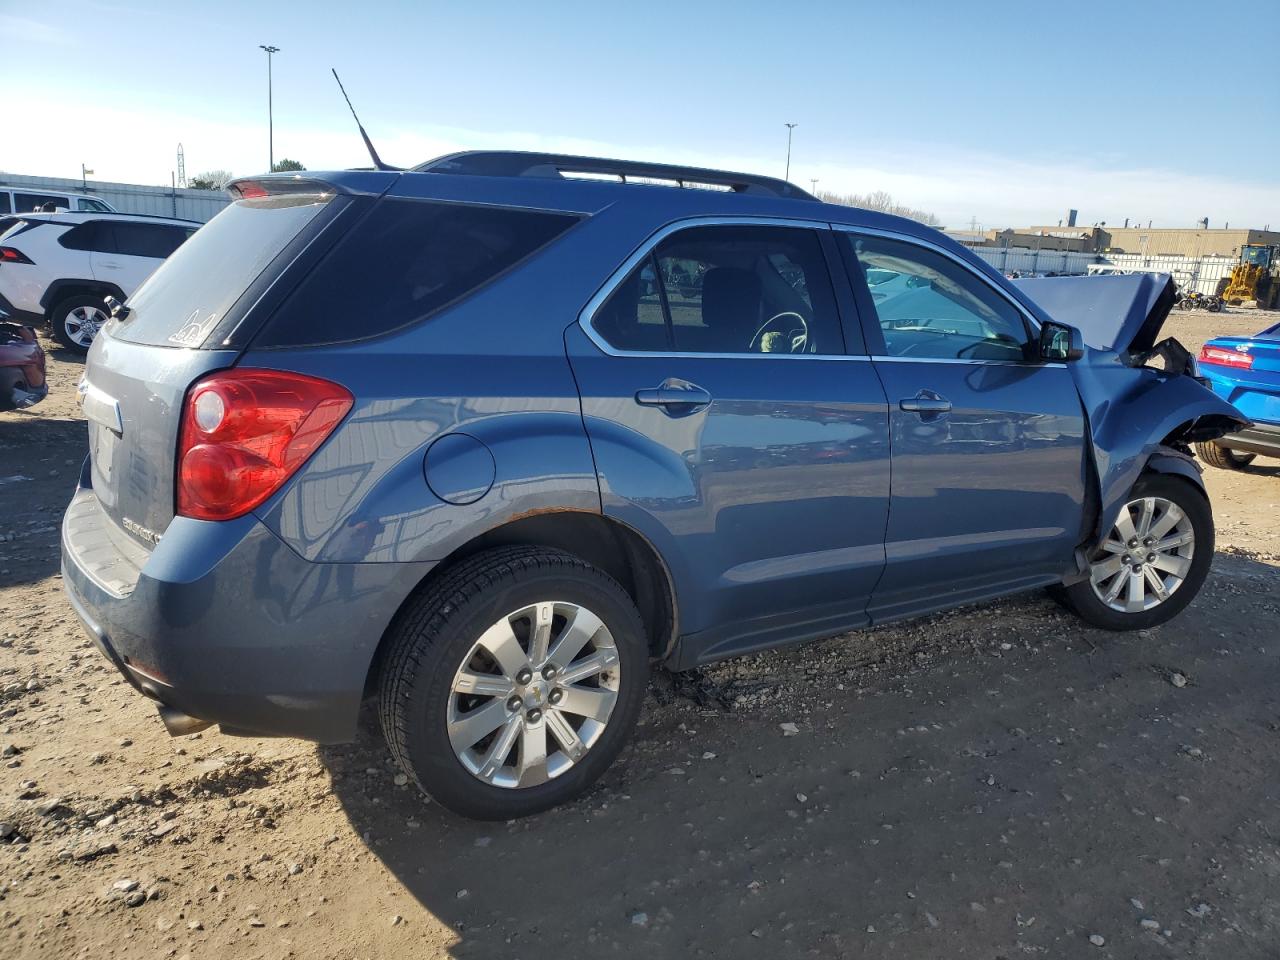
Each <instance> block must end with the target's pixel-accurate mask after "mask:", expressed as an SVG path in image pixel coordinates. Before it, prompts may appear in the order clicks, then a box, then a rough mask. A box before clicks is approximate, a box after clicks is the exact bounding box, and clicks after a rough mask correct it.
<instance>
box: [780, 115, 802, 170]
mask: <svg viewBox="0 0 1280 960" xmlns="http://www.w3.org/2000/svg"><path fill="white" fill-rule="evenodd" d="M785 126H786V128H787V172H786V173H785V174H783V176H782V179H783V180H790V179H791V131H792V130H794V129H795V128H796V127H798V126H800V124H798V123H788V124H785Z"/></svg>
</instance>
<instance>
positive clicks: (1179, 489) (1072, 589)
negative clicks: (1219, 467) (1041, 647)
mask: <svg viewBox="0 0 1280 960" xmlns="http://www.w3.org/2000/svg"><path fill="white" fill-rule="evenodd" d="M1152 496H1154V497H1163V498H1165V499H1167V500H1170V501H1172V502H1173V503H1175V504H1177V505H1178V507H1180V508H1181V509H1182V511H1183V513H1185V514H1186V515H1187V517H1188V518H1189V519H1190V520H1191V527H1192V531H1193V532H1194V534H1195V550H1194V553H1193V554H1192V556H1191V567H1190V569H1189V571H1188V573H1187V576H1186V577H1185V578H1184V580H1183V582H1182V584H1181V585H1180V586H1179V587H1178V588H1177V589H1176V590H1175V591H1173V592H1172V593H1171V594H1170V595H1169V598H1168V599H1167V600H1165V601H1163V602H1162V603H1159V604H1158V605H1156V606H1154V607H1152V608H1151V609H1149V610H1143V611H1140V612H1134V613H1126V612H1121V611H1118V610H1114V609H1112V608H1111V607H1109V606H1107V604H1105V603H1104V602H1103V601H1102V599H1101V598H1100V597H1099V596H1098V595H1097V594H1096V593H1095V592H1094V589H1093V584H1092V583H1091V582H1090V581H1089V580H1088V579H1085V580H1081V581H1079V582H1078V583H1073V584H1071V585H1069V586H1065V587H1062V588H1061V589H1060V590H1059V591H1058V592H1057V593H1056V594H1055V595H1056V597H1057V598H1058V599H1059V600H1060V601H1061V602H1062V603H1063V604H1064V605H1065V606H1066V607H1067V608H1068V609H1070V610H1071V611H1072V612H1073V613H1075V614H1076V615H1077V616H1078V617H1080V619H1082V620H1084V621H1085V622H1086V623H1090V624H1092V625H1093V626H1095V627H1101V628H1103V629H1104V630H1144V629H1146V628H1148V627H1154V626H1157V625H1159V624H1161V623H1165V622H1166V621H1168V620H1171V619H1172V618H1173V617H1176V616H1177V615H1178V614H1179V613H1181V612H1182V611H1183V609H1184V608H1185V607H1186V606H1187V604H1189V603H1190V602H1191V601H1192V600H1194V599H1195V597H1196V594H1197V593H1199V592H1200V588H1201V587H1202V586H1203V585H1204V581H1205V579H1206V578H1207V577H1208V575H1209V564H1210V563H1211V562H1212V561H1213V541H1214V530H1213V511H1212V509H1211V508H1210V506H1209V500H1208V498H1207V497H1206V496H1205V494H1204V491H1203V490H1201V489H1200V488H1199V487H1198V486H1197V485H1196V484H1194V483H1192V482H1191V481H1190V480H1187V479H1186V478H1184V477H1178V476H1169V475H1166V474H1159V473H1147V474H1143V475H1142V476H1141V477H1140V478H1139V479H1138V482H1137V483H1135V484H1134V485H1133V490H1132V491H1131V492H1130V493H1129V497H1128V499H1129V500H1136V499H1137V498H1139V497H1152Z"/></svg>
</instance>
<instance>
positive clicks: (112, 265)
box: [98, 260, 120, 270]
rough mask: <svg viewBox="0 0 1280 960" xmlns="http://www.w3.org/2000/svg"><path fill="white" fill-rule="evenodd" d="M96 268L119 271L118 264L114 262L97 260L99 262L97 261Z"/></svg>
mask: <svg viewBox="0 0 1280 960" xmlns="http://www.w3.org/2000/svg"><path fill="white" fill-rule="evenodd" d="M98 266H100V267H106V268H107V269H108V270H119V269H120V264H118V263H116V262H115V261H114V260H99V261H98Z"/></svg>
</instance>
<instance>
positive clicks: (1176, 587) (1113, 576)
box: [1057, 474, 1214, 630]
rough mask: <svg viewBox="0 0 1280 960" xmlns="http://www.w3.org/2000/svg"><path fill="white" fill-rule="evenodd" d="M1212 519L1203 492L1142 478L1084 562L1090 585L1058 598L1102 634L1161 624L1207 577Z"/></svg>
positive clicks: (1178, 480)
mask: <svg viewBox="0 0 1280 960" xmlns="http://www.w3.org/2000/svg"><path fill="white" fill-rule="evenodd" d="M1213 539H1214V538H1213V514H1212V512H1211V511H1210V509H1209V501H1208V500H1207V499H1206V497H1205V495H1204V492H1203V491H1202V490H1201V489H1200V488H1199V487H1197V486H1196V485H1195V484H1193V483H1192V482H1191V481H1189V480H1186V479H1184V478H1182V477H1178V476H1166V475H1161V474H1146V475H1144V476H1143V477H1142V478H1141V479H1140V480H1139V481H1138V482H1137V483H1136V484H1135V485H1134V488H1133V491H1132V493H1130V495H1129V499H1128V501H1127V502H1126V503H1125V505H1124V506H1123V507H1122V508H1121V509H1120V513H1119V515H1118V516H1117V517H1116V521H1115V523H1114V524H1113V525H1112V528H1111V530H1110V531H1109V532H1108V533H1107V536H1106V537H1105V538H1104V539H1103V540H1102V542H1101V543H1100V544H1098V546H1097V547H1096V548H1095V549H1094V551H1093V553H1092V555H1091V556H1090V558H1089V571H1088V573H1089V576H1088V579H1085V580H1080V581H1078V582H1076V583H1073V584H1071V585H1070V586H1067V587H1065V588H1061V589H1060V590H1059V591H1058V592H1057V595H1058V596H1059V598H1060V599H1062V600H1063V601H1064V602H1065V603H1066V604H1067V606H1069V607H1070V608H1071V609H1072V610H1074V611H1075V612H1076V613H1078V614H1079V615H1080V616H1081V617H1082V618H1083V619H1085V620H1087V621H1088V622H1090V623H1092V624H1094V625H1095V626H1099V627H1104V628H1106V629H1108V630H1136V629H1142V628H1144V627H1151V626H1155V625H1156V624H1159V623H1164V622H1165V621H1166V620H1168V619H1170V618H1171V617H1173V616H1175V615H1176V614H1177V613H1178V612H1180V611H1181V610H1182V608H1183V607H1185V606H1186V605H1187V604H1188V603H1190V602H1191V601H1192V600H1193V599H1194V598H1195V595H1196V593H1197V592H1199V590H1200V587H1201V586H1202V585H1203V583H1204V581H1205V578H1206V577H1207V576H1208V574H1209V563H1210V560H1211V558H1212V556H1213Z"/></svg>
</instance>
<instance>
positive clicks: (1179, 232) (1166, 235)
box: [1101, 227, 1280, 260]
mask: <svg viewBox="0 0 1280 960" xmlns="http://www.w3.org/2000/svg"><path fill="white" fill-rule="evenodd" d="M1105 232H1106V233H1107V234H1108V235H1109V239H1108V241H1107V243H1106V245H1105V246H1103V247H1102V248H1101V250H1102V252H1104V253H1138V254H1142V255H1143V256H1144V257H1176V256H1184V257H1230V258H1231V259H1232V260H1239V259H1240V251H1241V248H1243V247H1246V246H1263V247H1275V246H1280V231H1277V230H1254V229H1235V228H1228V227H1223V228H1222V229H1213V230H1207V229H1204V228H1188V229H1182V228H1178V227H1157V228H1155V229H1152V228H1150V227H1106V228H1105Z"/></svg>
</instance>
